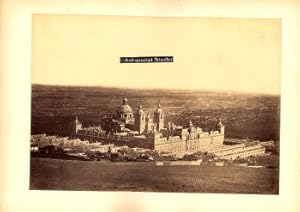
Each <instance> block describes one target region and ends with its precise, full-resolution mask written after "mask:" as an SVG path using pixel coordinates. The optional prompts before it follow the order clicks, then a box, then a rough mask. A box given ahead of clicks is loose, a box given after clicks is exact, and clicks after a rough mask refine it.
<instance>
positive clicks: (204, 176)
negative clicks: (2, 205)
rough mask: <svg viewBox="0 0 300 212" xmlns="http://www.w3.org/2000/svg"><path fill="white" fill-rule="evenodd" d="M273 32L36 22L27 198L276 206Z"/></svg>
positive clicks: (134, 22)
mask: <svg viewBox="0 0 300 212" xmlns="http://www.w3.org/2000/svg"><path fill="white" fill-rule="evenodd" d="M281 24H282V22H281V19H275V18H212V17H211V18H203V17H201V18H200V17H152V16H99V15H58V14H48V15H47V14H33V15H32V41H31V47H32V50H31V123H30V125H31V135H30V140H28V152H30V159H29V160H30V167H29V168H30V180H29V181H30V183H29V189H30V190H58V191H131V192H186V193H223V194H224V193H225V194H227V193H231V194H270V195H278V194H279V169H280V167H279V161H280V160H279V158H280V157H279V156H280V106H281V104H280V103H281V84H280V82H281V28H282V27H281Z"/></svg>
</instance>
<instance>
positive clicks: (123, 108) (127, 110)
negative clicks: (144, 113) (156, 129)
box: [117, 98, 132, 114]
mask: <svg viewBox="0 0 300 212" xmlns="http://www.w3.org/2000/svg"><path fill="white" fill-rule="evenodd" d="M127 101H128V100H127V98H124V99H123V104H122V105H120V106H119V107H118V109H117V113H119V114H122V113H132V109H131V107H130V106H129V105H128V104H127Z"/></svg>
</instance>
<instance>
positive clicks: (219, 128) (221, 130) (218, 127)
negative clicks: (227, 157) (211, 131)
mask: <svg viewBox="0 0 300 212" xmlns="http://www.w3.org/2000/svg"><path fill="white" fill-rule="evenodd" d="M216 130H218V131H219V132H220V133H221V134H222V135H224V134H225V126H224V124H223V123H222V121H221V119H219V122H218V124H217V126H216Z"/></svg>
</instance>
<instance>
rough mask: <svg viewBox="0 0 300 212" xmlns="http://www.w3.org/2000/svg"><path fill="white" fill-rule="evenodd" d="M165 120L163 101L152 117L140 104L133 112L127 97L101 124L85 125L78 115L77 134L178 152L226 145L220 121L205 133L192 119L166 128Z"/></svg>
mask: <svg viewBox="0 0 300 212" xmlns="http://www.w3.org/2000/svg"><path fill="white" fill-rule="evenodd" d="M164 121H165V120H164V112H163V109H162V106H161V104H160V103H158V105H157V107H156V109H155V111H154V114H153V118H151V116H150V114H149V113H146V112H145V111H144V110H143V107H142V105H141V104H140V105H139V108H138V109H137V110H136V112H135V113H134V112H133V110H132V109H131V107H130V106H129V105H128V100H127V98H124V99H123V103H122V105H120V106H119V107H118V108H117V110H116V114H115V116H114V117H109V118H107V117H106V118H103V119H101V121H100V126H99V127H89V128H82V125H81V122H80V121H79V120H78V119H77V118H76V120H75V127H74V130H75V131H74V135H75V136H76V137H79V138H81V139H88V140H90V141H91V142H93V141H94V142H102V143H114V144H115V145H127V146H129V147H141V148H149V149H154V150H157V151H159V152H172V153H175V154H181V153H185V152H196V151H211V150H213V149H216V148H219V147H221V146H222V145H223V141H224V133H225V126H224V125H223V124H222V122H221V120H220V121H219V122H218V123H217V124H216V128H215V129H213V130H211V131H210V132H204V131H203V130H202V128H200V127H196V126H194V125H193V123H192V122H191V121H190V123H189V126H187V127H182V126H176V125H175V124H174V123H171V122H169V123H168V126H167V127H165V126H164Z"/></svg>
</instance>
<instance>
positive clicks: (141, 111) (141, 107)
mask: <svg viewBox="0 0 300 212" xmlns="http://www.w3.org/2000/svg"><path fill="white" fill-rule="evenodd" d="M137 113H138V114H141V113H144V110H143V106H142V104H140V105H139V109H138V111H137Z"/></svg>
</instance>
